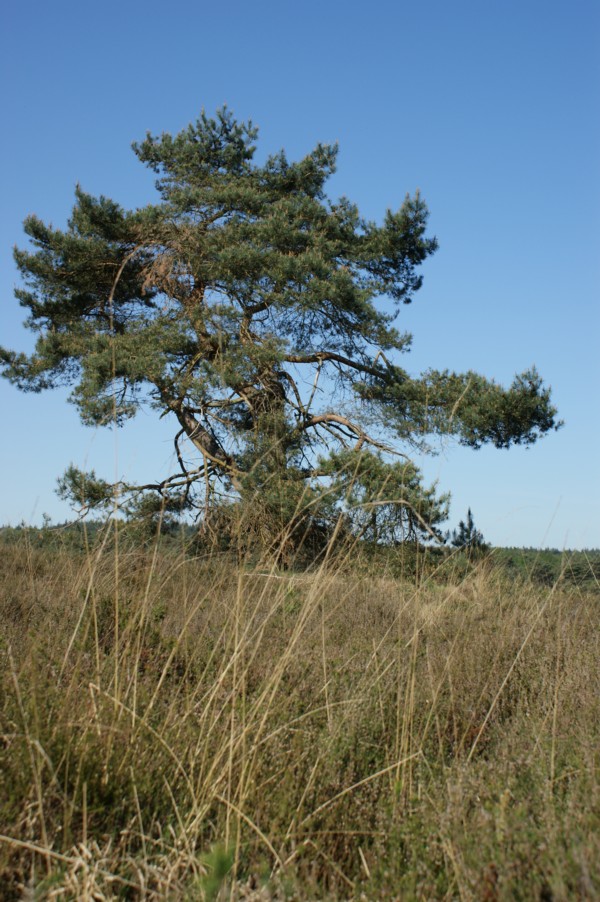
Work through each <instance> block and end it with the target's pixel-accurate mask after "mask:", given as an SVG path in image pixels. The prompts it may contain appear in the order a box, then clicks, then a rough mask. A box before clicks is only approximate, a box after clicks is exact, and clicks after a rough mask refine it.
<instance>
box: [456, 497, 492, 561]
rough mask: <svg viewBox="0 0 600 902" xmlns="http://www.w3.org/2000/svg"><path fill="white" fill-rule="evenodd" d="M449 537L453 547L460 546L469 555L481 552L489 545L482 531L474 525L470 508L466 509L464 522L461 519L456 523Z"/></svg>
mask: <svg viewBox="0 0 600 902" xmlns="http://www.w3.org/2000/svg"><path fill="white" fill-rule="evenodd" d="M449 538H450V541H451V542H452V545H454V547H455V548H461V549H462V550H463V551H465V552H466V553H467V554H468V555H469V556H475V555H478V554H482V553H483V552H485V551H487V550H488V547H489V546H488V544H487V543H486V541H485V539H484V538H483V533H482V532H480V531H479V530H478V529H477V528H476V526H475V520H474V519H473V513H472V511H471V508H469V509H468V511H467V520H466V522H465V521H464V520H461V521H460V523H459V524H458V529H455V530H453V532H452V535H451V536H449Z"/></svg>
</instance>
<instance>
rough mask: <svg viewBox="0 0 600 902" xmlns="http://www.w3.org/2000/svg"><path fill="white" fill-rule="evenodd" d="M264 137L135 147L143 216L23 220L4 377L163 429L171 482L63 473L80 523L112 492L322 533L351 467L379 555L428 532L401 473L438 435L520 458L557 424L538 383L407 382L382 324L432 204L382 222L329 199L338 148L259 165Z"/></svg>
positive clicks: (532, 374)
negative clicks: (238, 505)
mask: <svg viewBox="0 0 600 902" xmlns="http://www.w3.org/2000/svg"><path fill="white" fill-rule="evenodd" d="M257 136H258V132H257V130H256V128H255V127H254V126H253V125H252V124H251V123H239V122H237V121H236V120H235V119H234V117H233V116H232V115H231V113H230V112H229V111H227V110H226V109H223V110H221V111H219V112H218V113H217V115H216V117H215V118H210V117H208V116H207V115H206V114H204V113H203V114H202V115H201V117H200V119H199V120H198V121H197V122H196V123H194V124H192V125H190V126H189V127H188V128H187V129H184V130H183V131H182V132H180V133H179V134H178V135H176V136H172V135H170V134H162V135H160V136H152V135H147V137H146V138H145V140H144V141H142V142H141V143H139V144H135V145H134V151H135V153H136V155H137V157H138V159H139V160H140V162H142V163H143V164H145V165H146V166H148V167H149V168H150V169H152V170H153V171H154V172H155V173H156V175H157V181H156V188H157V191H158V197H157V199H156V201H155V202H154V203H150V204H148V205H147V206H145V207H143V208H141V209H137V210H124V209H123V208H121V207H120V206H119V205H118V204H117V203H115V202H114V201H112V200H110V199H108V198H106V197H103V196H100V197H92V196H91V195H89V194H86V193H85V192H84V191H83V190H82V188H80V187H77V190H76V194H75V206H74V208H73V212H72V215H71V218H70V220H69V221H68V224H67V227H66V229H64V230H61V229H58V228H54V227H53V226H50V225H46V224H44V223H43V222H42V221H41V220H40V219H39V218H37V217H36V216H29V217H28V218H27V219H26V220H25V224H24V228H25V233H26V235H27V236H28V238H29V241H30V245H29V248H28V249H18V250H16V251H15V260H16V263H17V266H18V269H19V272H20V274H21V277H22V286H21V287H19V288H18V289H17V291H16V296H17V298H18V300H19V302H20V304H21V305H22V306H23V307H24V308H25V310H26V311H27V320H26V325H27V327H28V328H30V329H32V330H33V331H34V332H35V333H36V336H37V341H36V346H35V350H34V352H33V353H32V354H31V355H26V354H22V353H17V352H15V351H11V350H7V349H0V363H1V365H2V370H1V371H2V374H3V375H4V376H5V377H6V378H7V379H9V380H10V381H11V382H12V383H13V384H15V385H16V386H18V387H19V388H21V389H23V390H24V391H36V392H37V391H42V390H44V389H47V388H52V387H54V386H57V385H69V386H72V393H71V401H72V402H73V403H74V404H75V405H76V406H77V408H78V410H79V412H80V415H81V418H82V420H83V422H84V423H87V424H90V425H107V424H117V425H120V424H122V423H123V422H125V421H126V420H127V419H130V418H131V417H133V416H134V415H135V414H136V413H137V411H138V410H139V409H140V408H141V407H144V406H146V407H147V406H150V407H152V408H154V409H155V410H156V411H157V412H158V413H159V414H160V415H161V416H169V417H170V418H171V419H172V421H173V424H174V432H176V433H177V434H176V436H175V446H176V449H177V460H178V467H177V470H176V472H175V473H173V474H171V475H169V476H167V477H166V478H165V479H164V480H163V481H161V482H159V483H156V484H151V485H147V486H144V487H139V486H137V487H136V486H131V485H123V484H120V485H119V486H118V487H111V486H110V484H108V483H106V482H104V481H103V480H101V479H98V478H97V477H96V476H95V475H94V474H90V475H88V476H84V475H83V474H80V473H77V472H76V471H75V470H74V469H73V468H72V467H71V468H69V470H68V471H67V473H66V474H65V477H63V480H62V481H61V483H60V487H59V492H60V493H61V495H62V496H63V497H69V498H71V499H74V500H75V501H76V503H78V504H79V506H82V505H83V507H86V508H88V507H102V506H103V505H106V504H107V503H108V499H109V497H110V495H111V493H113V494H114V491H115V490H116V489H117V488H118V493H119V496H120V497H121V498H123V497H124V496H125V494H126V493H127V492H128V491H133V492H139V491H141V490H143V491H147V492H151V493H152V492H156V493H158V495H159V496H160V499H161V501H160V504H161V505H163V504H164V502H163V499H165V498H170V497H172V496H173V497H175V498H176V499H178V500H177V501H176V504H180V505H181V506H182V507H189V506H192V507H194V506H195V507H196V509H197V510H198V511H204V512H205V511H210V510H211V509H214V507H215V506H218V505H219V504H220V503H222V502H223V497H224V495H225V500H226V502H227V503H229V502H230V501H231V500H232V499H238V500H240V499H241V501H242V503H243V504H244V505H245V508H246V510H249V509H253V508H254V507H256V509H257V510H258V515H257V516H259V517H261V518H263V520H264V524H266V526H264V524H263V526H264V528H266V529H267V531H270V535H271V539H273V537H275V536H277V535H278V533H279V532H280V530H281V528H282V524H286V523H288V524H289V522H290V517H291V518H292V522H295V521H294V518H295V517H297V516H298V511H299V510H300V508H301V506H302V505H303V504H306V503H308V505H309V510H310V515H308V516H309V517H313V516H315V515H316V516H317V520H318V519H319V516H323V515H324V514H323V512H324V511H327V510H331V503H330V501H331V498H332V497H335V496H336V495H337V497H338V500H339V501H340V503H341V501H342V497H345V496H343V493H340V491H339V486H338V483H339V479H338V475H339V474H338V472H337V467H338V466H341V467H342V468H345V467H347V466H348V465H349V459H350V457H352V456H354V457H355V458H356V460H359V452H364V456H363V457H362V458H361V461H362V462H360V463H358V464H357V465H356V467H357V472H358V475H359V479H358V482H357V487H356V488H354V489H352V492H351V496H352V498H351V501H352V503H353V504H354V513H353V514H352V516H351V520H352V522H353V524H354V526H355V527H356V528H357V529H359V530H363V531H366V532H367V533H370V534H371V535H372V537H373V538H375V539H376V540H377V541H380V540H381V541H383V540H386V541H387V540H391V541H398V540H399V539H400V538H402V537H403V536H406V535H408V536H411V537H412V536H414V535H416V534H418V533H419V532H421V533H423V534H424V533H432V532H435V531H436V530H437V529H438V524H439V522H440V521H441V520H442V519H443V514H444V512H445V510H446V507H447V497H446V496H441V497H439V498H436V496H435V493H434V490H433V489H425V488H423V487H422V486H421V483H420V474H419V472H418V470H417V469H416V468H415V467H414V466H413V465H412V464H410V463H399V464H398V463H394V462H393V454H394V453H396V452H397V451H398V449H399V448H402V447H410V446H418V447H421V448H423V447H427V446H428V443H429V442H430V440H431V439H432V438H433V437H435V436H440V435H450V436H454V437H456V438H457V440H458V441H460V442H462V443H464V444H467V445H470V446H472V447H474V448H478V447H480V445H482V444H483V443H486V442H490V443H492V444H494V445H496V446H497V447H499V448H508V447H510V446H511V445H513V444H531V443H533V442H535V441H536V440H537V439H538V438H539V437H540V436H542V435H544V434H545V433H547V432H548V431H550V430H552V429H554V428H557V427H558V425H559V423H558V422H557V420H556V410H555V408H554V407H553V405H552V403H551V400H550V393H549V390H548V389H547V388H546V387H545V386H544V385H543V383H542V380H541V379H540V377H539V375H538V374H537V372H536V371H535V369H531V370H528V371H527V372H525V373H523V374H522V375H520V376H517V377H516V378H515V380H514V382H513V384H512V385H511V386H510V388H508V389H504V388H502V387H501V386H499V385H498V384H497V383H495V382H494V381H490V380H488V379H485V378H484V377H482V376H480V375H477V374H475V373H472V372H467V373H465V374H457V373H450V372H447V371H443V372H437V371H435V370H429V371H427V372H426V373H424V374H423V375H422V376H416V377H415V376H412V375H410V374H409V373H408V372H407V371H406V370H404V369H402V368H401V367H400V366H399V363H398V361H399V355H400V354H402V353H404V352H406V351H407V350H408V349H409V347H410V342H411V336H410V335H408V334H406V333H402V332H400V331H398V329H397V328H396V319H397V316H398V314H399V311H400V308H401V305H402V304H408V303H410V302H411V300H412V298H413V295H414V294H415V292H416V291H417V290H418V289H419V288H420V286H421V284H422V275H421V274H420V272H419V271H418V270H419V267H420V265H421V264H422V263H423V262H424V261H425V260H426V259H427V258H428V257H429V256H430V255H431V254H432V253H433V252H434V251H435V249H436V247H437V242H436V239H435V238H432V237H428V236H427V235H426V228H427V218H428V211H427V208H426V206H425V203H424V201H423V200H422V198H421V197H420V195H419V194H418V193H416V194H415V195H414V196H409V195H407V196H406V198H405V199H404V201H403V202H402V203H401V204H400V206H399V207H398V208H397V209H395V210H392V209H389V210H387V212H386V213H385V215H384V217H383V222H382V224H381V225H377V224H375V223H374V222H371V221H369V220H367V219H365V218H364V217H363V216H362V215H361V214H360V212H359V210H358V208H357V207H356V205H355V204H353V203H352V202H351V201H349V200H348V199H347V198H340V199H339V200H335V201H334V200H332V199H330V198H329V197H328V196H327V195H326V193H325V183H326V181H327V179H328V178H329V176H331V174H332V173H333V172H334V171H335V166H336V158H337V147H332V146H325V145H321V144H319V145H317V147H316V148H315V149H314V150H313V151H312V152H311V153H309V154H308V155H307V156H306V157H304V158H303V159H301V160H299V161H297V162H291V161H289V160H288V159H287V156H286V155H285V153H284V152H283V151H281V152H279V153H276V154H274V155H272V156H270V157H268V158H267V159H266V161H265V162H264V163H262V164H259V163H257V162H256V161H255V149H256V144H255V142H256V140H257ZM328 456H329V457H328ZM327 457H328V461H327ZM324 458H325V462H323V459H324ZM319 460H321V463H319ZM390 461H392V462H390ZM352 466H354V464H352ZM326 477H328V478H329V482H328V480H327V478H326ZM358 486H360V487H358ZM384 486H388V487H394V489H396V488H397V487H399V486H400V487H401V497H400V496H398V497H396V498H395V499H392V500H393V503H391V504H390V505H388V506H387V507H384V506H383V505H382V509H381V510H380V511H375V509H374V507H371V510H370V522H369V524H367V523H366V520H365V516H366V514H365V516H363V514H359V513H358V507H357V506H358V505H363V507H362V510H363V512H366V508H365V504H371V505H374V504H375V500H377V504H378V505H379V504H381V503H382V502H383V501H384V498H383V496H382V491H383V489H384ZM319 494H321V495H323V498H324V506H323V508H322V510H321V512H320V513H317V504H316V500H315V499H316V497H317V496H318V495H319ZM410 511H412V513H409V512H410Z"/></svg>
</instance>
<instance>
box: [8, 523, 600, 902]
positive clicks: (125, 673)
mask: <svg viewBox="0 0 600 902" xmlns="http://www.w3.org/2000/svg"><path fill="white" fill-rule="evenodd" d="M32 535H33V534H30V533H29V532H27V531H24V532H23V534H22V535H21V536H20V537H18V541H17V540H15V537H14V536H13V540H11V541H10V542H5V543H3V545H2V549H1V550H2V555H1V556H0V598H1V604H0V616H1V621H0V663H1V667H2V671H3V672H2V683H1V688H0V693H1V696H0V718H1V720H0V757H1V769H2V781H1V784H0V833H1V834H2V835H1V836H0V898H1V899H2V900H7V902H9V900H13V899H14V900H17V899H60V900H63V899H65V900H66V899H73V900H76V899H77V900H79V899H82V900H88V899H89V900H92V899H93V900H103V899H121V898H122V899H157V900H158V899H174V900H175V899H183V900H185V899H187V900H196V899H199V900H202V899H207V900H211V899H212V900H216V899H219V900H224V899H254V900H279V899H281V900H283V899H290V900H293V899H298V900H312V899H331V900H333V899H348V900H350V899H356V900H360V899H363V900H371V899H399V900H404V899H406V900H410V899H424V900H435V899H447V900H449V899H461V900H482V902H496V900H519V899H522V900H540V902H551V900H556V902H558V900H572V899H599V898H600V667H599V664H598V662H599V661H600V629H599V612H600V594H599V592H598V583H597V580H596V578H595V577H594V575H593V573H592V575H591V577H589V578H587V577H586V579H584V580H583V581H582V580H571V581H569V580H568V579H567V578H566V574H567V571H568V567H567V566H563V568H562V570H561V571H560V572H561V573H562V577H561V575H560V573H559V574H558V576H557V577H556V578H555V579H552V580H550V578H549V577H548V575H547V574H546V580H545V582H544V581H541V582H538V583H532V581H531V579H528V578H527V572H526V571H527V568H524V571H525V572H524V573H521V572H519V573H518V574H517V575H516V576H515V574H514V573H513V574H512V575H510V574H508V571H507V568H506V567H505V566H502V567H494V565H493V557H492V559H491V560H489V559H488V560H486V561H482V562H479V563H475V564H469V565H468V566H466V565H465V562H464V561H462V562H461V561H460V559H459V557H457V558H456V567H455V568H454V569H453V560H452V559H450V560H449V561H447V560H446V561H445V562H444V571H443V578H440V577H439V575H438V577H437V578H436V574H435V572H434V570H432V569H431V568H430V570H429V572H427V573H426V574H425V575H424V574H423V573H421V574H419V573H417V574H416V575H415V574H414V573H412V572H411V573H410V574H407V575H405V576H404V578H403V577H402V574H401V572H400V571H399V570H398V567H393V566H391V564H392V558H391V557H390V558H386V559H382V560H380V561H372V562H371V565H370V566H364V565H362V566H357V554H356V549H348V551H347V553H346V554H344V553H338V555H337V557H336V559H335V560H333V558H332V559H330V560H328V561H325V562H324V563H323V564H322V565H321V566H320V567H319V568H317V569H314V570H313V571H311V572H304V573H302V572H297V573H292V572H281V571H278V570H276V569H269V568H266V567H264V566H258V565H253V566H251V565H250V564H247V563H246V564H244V563H241V564H240V563H239V562H236V561H234V560H233V558H231V557H228V556H226V555H217V554H212V555H208V556H196V557H194V556H192V555H191V554H190V553H189V550H186V549H181V550H180V551H178V550H177V547H176V543H172V544H171V546H169V548H168V549H166V550H165V549H164V548H162V547H161V548H159V547H156V546H154V547H153V546H152V545H150V547H148V548H146V549H142V548H139V547H138V548H136V547H134V546H125V544H124V543H122V544H121V547H120V548H119V549H118V550H117V549H115V546H114V542H113V538H112V537H111V535H110V533H109V532H105V533H103V532H102V531H97V532H96V534H95V535H94V539H93V543H91V544H92V546H93V547H89V548H88V549H87V550H83V551H82V550H78V549H77V548H73V547H67V546H65V547H61V545H60V543H58V542H57V543H54V545H52V547H47V543H46V544H45V543H44V542H38V543H36V541H34V540H33V539H32ZM522 569H523V568H522Z"/></svg>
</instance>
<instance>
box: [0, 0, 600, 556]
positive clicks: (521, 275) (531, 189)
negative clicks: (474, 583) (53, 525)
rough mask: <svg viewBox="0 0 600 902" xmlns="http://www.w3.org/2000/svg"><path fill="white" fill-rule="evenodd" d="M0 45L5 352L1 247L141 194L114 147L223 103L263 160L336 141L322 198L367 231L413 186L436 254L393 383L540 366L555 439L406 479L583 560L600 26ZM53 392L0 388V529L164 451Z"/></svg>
mask: <svg viewBox="0 0 600 902" xmlns="http://www.w3.org/2000/svg"><path fill="white" fill-rule="evenodd" d="M1 32H2V35H1V37H0V83H1V85H2V88H1V100H2V116H3V126H4V140H3V141H2V142H1V143H0V157H1V160H0V182H1V196H2V215H1V217H0V343H2V344H3V345H5V346H8V347H13V348H17V349H19V350H27V349H29V348H30V347H31V342H32V336H31V335H30V334H29V333H27V332H26V331H25V330H24V329H23V328H22V325H21V322H22V318H23V317H22V310H21V309H20V308H19V307H18V305H17V303H16V301H15V300H14V298H13V295H12V292H13V288H14V285H15V283H16V279H17V275H16V271H15V268H14V264H13V262H12V255H11V248H12V246H13V245H14V244H22V243H23V239H22V229H21V222H22V220H23V218H24V217H25V216H26V215H27V214H28V213H31V212H35V213H37V214H38V215H39V216H41V217H42V218H43V219H45V220H48V221H51V222H52V223H53V224H54V225H57V226H64V224H65V222H66V219H67V217H68V215H69V212H70V209H71V206H72V203H73V188H74V185H75V183H76V182H80V183H81V184H82V186H83V187H84V189H85V190H87V191H90V192H92V193H104V194H106V195H108V196H110V197H113V198H114V199H115V200H117V201H119V202H120V203H122V204H123V205H125V206H138V205H142V204H144V203H146V202H148V201H149V200H150V199H151V198H152V196H153V187H152V183H153V180H152V177H151V174H150V173H149V172H147V171H146V170H145V169H144V168H143V167H142V166H141V164H140V163H139V162H138V161H137V159H136V158H135V156H134V155H133V153H132V152H131V150H130V144H131V142H132V141H134V140H139V139H141V138H143V136H144V134H145V133H146V131H147V130H150V131H152V132H154V133H156V132H160V131H177V130H179V129H180V128H182V127H184V126H185V125H186V124H187V123H188V122H189V121H190V120H192V119H194V118H195V117H196V116H197V114H198V112H199V111H200V109H201V108H202V107H205V108H206V110H207V111H208V112H213V111H214V110H215V109H216V108H217V107H219V106H221V105H223V104H224V103H227V105H228V106H229V107H230V108H231V109H232V110H233V111H234V113H235V114H236V116H237V117H239V118H243V119H247V118H251V119H253V120H254V122H255V123H256V124H257V125H258V126H259V127H260V153H261V154H266V153H268V152H271V151H274V150H277V149H279V148H280V147H282V146H283V147H285V149H286V151H287V152H288V155H289V156H290V157H297V156H299V155H301V154H303V153H305V152H307V151H308V150H310V149H311V147H312V146H314V144H315V143H317V141H323V142H330V141H338V142H339V144H340V156H339V168H338V172H337V173H336V175H335V176H334V178H333V179H332V180H331V182H330V193H331V194H332V195H334V196H335V195H339V194H346V195H348V196H349V197H350V198H351V199H352V200H354V201H356V202H357V203H358V204H359V206H360V208H361V210H362V211H363V213H364V214H365V215H367V216H369V217H371V218H374V219H378V218H380V217H381V216H382V215H383V213H384V211H385V209H386V207H388V206H391V207H396V206H398V205H399V204H400V203H401V201H402V199H403V197H404V195H405V193H406V192H407V191H410V192H412V191H414V189H415V188H417V187H418V188H420V189H421V191H422V193H423V195H424V197H425V199H426V201H427V203H428V205H429V208H430V211H431V219H430V223H431V232H432V233H433V234H435V235H437V237H438V239H439V242H440V249H439V251H438V252H437V254H435V256H434V257H433V258H431V259H430V260H429V261H428V262H427V264H426V266H425V268H424V276H425V284H424V287H423V289H422V291H421V292H420V293H419V294H418V295H417V296H416V298H415V301H414V303H413V304H412V305H411V306H410V307H406V308H404V309H403V310H402V311H401V318H400V321H399V325H400V327H401V328H402V329H406V330H409V331H412V332H413V334H414V345H413V350H412V352H411V354H410V356H409V357H407V358H406V357H405V358H404V359H403V365H404V366H406V367H407V368H408V369H409V370H411V371H414V372H418V371H420V370H422V369H424V368H426V367H429V366H434V367H436V368H443V367H450V368H453V369H457V370H466V369H475V370H478V371H480V372H482V373H484V374H485V375H487V376H490V377H495V378H497V379H499V380H501V381H504V382H507V381H510V380H511V379H512V376H513V375H514V373H515V372H520V371H522V370H524V369H526V368H527V367H529V366H530V365H531V364H535V365H536V366H537V367H538V369H539V370H540V372H541V373H542V375H543V376H544V378H545V379H546V381H547V382H549V383H550V384H551V385H552V387H553V392H554V399H555V403H556V404H557V406H558V407H559V411H560V414H561V416H562V417H563V418H564V419H565V421H566V425H565V427H564V428H563V429H562V430H561V431H560V432H559V433H556V434H552V435H550V436H548V437H547V438H546V439H544V440H543V441H542V442H540V443H539V444H537V445H535V446H534V447H533V448H531V449H529V450H524V449H519V448H517V449H513V450H511V451H508V452H505V451H496V450H493V449H483V450H481V451H478V452H473V451H469V450H466V449H461V448H457V447H456V446H453V445H447V446H444V447H443V448H442V449H441V451H440V454H439V455H438V456H437V457H434V458H430V459H424V460H421V461H419V463H420V464H421V465H422V466H423V469H424V471H425V473H426V476H427V478H428V479H430V480H431V479H435V478H437V479H439V481H440V487H441V488H443V489H449V490H451V492H452V495H453V505H452V515H451V519H450V522H449V525H450V526H451V525H455V524H456V523H457V521H458V520H459V519H460V518H462V517H464V515H465V513H466V509H467V507H468V506H471V508H472V510H473V512H474V515H475V520H476V523H477V525H478V526H479V528H480V529H481V530H482V531H483V533H484V535H485V536H486V538H488V539H489V540H490V541H492V542H493V543H495V544H500V545H527V546H542V545H549V546H553V547H559V548H562V547H570V548H581V547H588V548H589V547H600V517H599V515H598V514H599V511H600V480H599V478H598V466H597V462H596V460H597V456H598V447H599V446H600V425H599V419H600V418H599V416H598V414H599V412H600V411H599V410H598V402H597V391H598V386H599V376H600V363H599V355H598V345H599V344H600V341H599V339H600V314H599V309H600V308H599V304H598V294H599V287H600V253H599V250H600V168H599V165H598V161H599V160H600V125H599V120H600V117H598V93H599V92H598V89H599V86H600V6H599V5H598V4H597V3H595V2H592V0H575V2H573V0H571V2H552V0H546V2H538V0H520V2H513V0H508V2H506V0H505V2H502V3H500V2H489V3H481V2H474V0H473V2H464V0H456V2H454V3H452V4H450V3H448V2H439V0H432V2H429V3H427V4H425V3H410V4H409V3H403V2H384V0H372V2H370V3H368V4H365V3H357V2H356V3H355V2H345V3H343V4H342V3H337V2H335V3H334V2H328V0H320V2H315V0H305V2H304V3H302V4H295V3H289V2H283V0H280V2H277V3H276V2H271V0H268V2H266V0H256V2H254V3H248V2H240V0H233V2H229V3H223V4H214V3H211V4H209V3H205V2H196V3H192V2H178V0H174V2H173V3H171V4H170V5H169V6H168V7H167V5H166V4H164V3H161V4H159V3H157V2H153V0H151V2H143V3H142V2H137V0H134V2H130V0H121V2H119V3H116V2H114V0H109V2H105V3H103V4H82V3H66V2H61V0H57V2H55V3H53V4H42V3H41V2H37V3H34V4H19V5H17V4H16V3H14V2H13V3H11V4H7V5H6V6H5V12H4V13H3V23H2V29H1ZM65 398H66V394H65V393H62V394H61V393H60V392H53V393H45V394H42V395H26V394H21V393H19V392H18V391H17V390H16V389H14V388H13V387H12V386H10V385H8V384H7V383H5V382H4V381H2V382H0V404H1V405H2V420H3V430H2V442H1V443H0V453H1V465H2V472H3V473H4V474H5V479H4V483H5V484H4V490H3V493H2V504H1V506H0V522H4V523H8V522H10V523H16V522H19V521H20V520H21V519H25V520H26V521H34V522H37V521H39V520H40V518H41V515H42V513H43V512H48V513H49V514H50V515H51V516H52V517H53V518H54V519H61V518H63V517H65V516H66V515H67V513H68V509H67V508H66V507H65V506H64V505H62V504H61V503H60V502H59V501H58V499H57V498H56V496H55V495H54V486H55V480H56V477H57V476H58V475H60V473H61V472H62V471H63V470H64V468H65V466H66V465H67V464H68V463H69V462H70V461H73V462H75V463H76V464H77V465H79V466H87V467H95V468H96V470H97V471H98V472H99V473H101V474H102V475H103V476H106V477H107V478H111V477H112V476H113V475H114V474H115V473H116V474H118V475H120V476H122V475H124V474H127V475H128V476H129V477H130V478H135V477H140V478H142V479H146V478H154V477H157V476H160V475H161V474H163V475H164V472H165V469H166V467H167V466H168V463H169V460H170V458H171V451H172V446H171V432H170V431H169V430H168V429H167V428H166V424H165V421H162V422H161V423H157V422H156V421H155V419H154V418H153V417H152V415H150V414H147V415H145V414H143V415H141V416H140V417H139V418H138V419H137V420H135V421H134V422H133V424H132V425H131V426H130V427H128V428H127V429H126V430H123V431H121V432H119V433H118V435H117V436H116V437H115V435H114V434H112V433H110V432H101V431H95V430H92V429H89V428H84V427H83V426H81V425H80V424H79V422H78V419H77V415H76V412H75V410H74V408H72V407H71V406H70V405H68V404H66V403H65Z"/></svg>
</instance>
